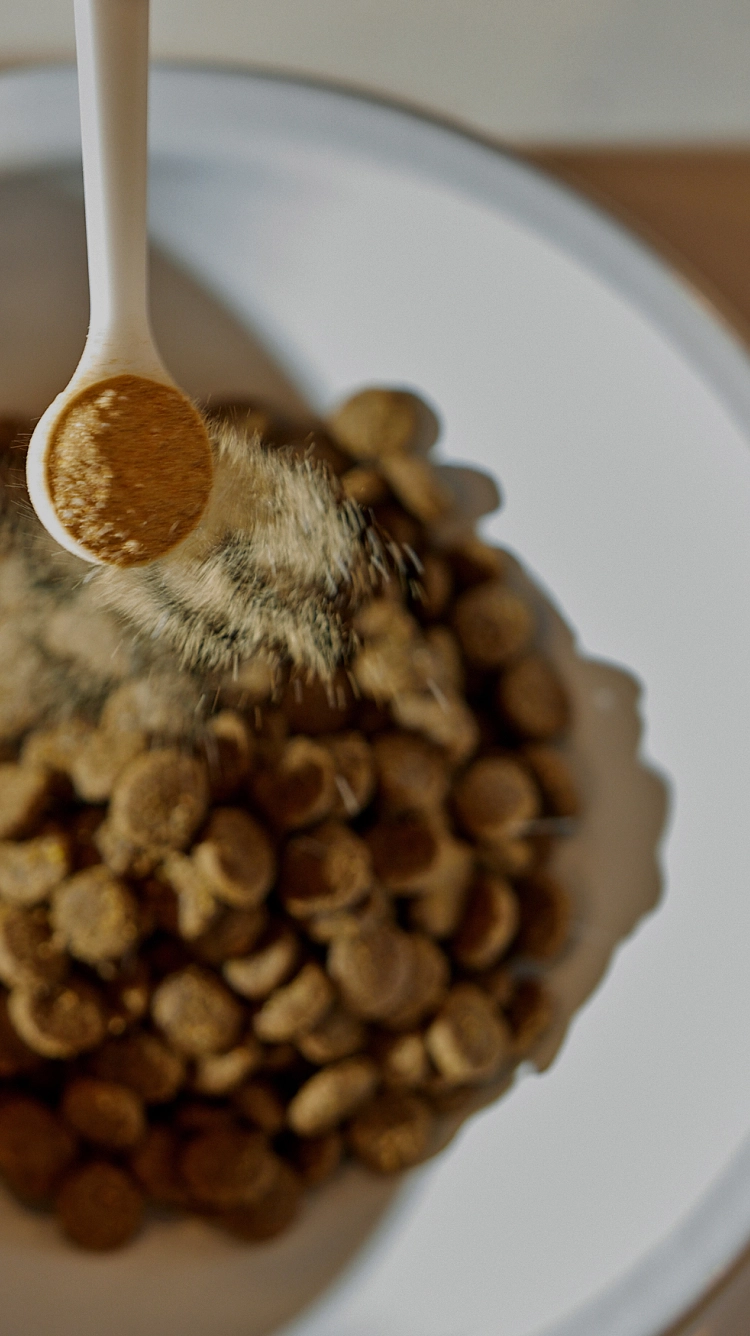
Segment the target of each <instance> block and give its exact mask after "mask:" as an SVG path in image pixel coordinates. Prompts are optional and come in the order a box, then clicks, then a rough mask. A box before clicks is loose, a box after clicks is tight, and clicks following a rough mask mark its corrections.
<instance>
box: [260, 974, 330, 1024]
mask: <svg viewBox="0 0 750 1336" xmlns="http://www.w3.org/2000/svg"><path fill="white" fill-rule="evenodd" d="M333 999H334V990H333V985H332V984H331V981H330V979H329V978H328V976H327V975H326V974H325V973H324V971H323V970H322V969H321V968H320V965H317V964H315V962H314V961H310V962H309V964H307V965H303V966H302V969H301V970H300V972H299V974H297V975H296V976H295V978H293V979H292V980H291V982H290V983H288V984H285V985H284V986H283V987H282V988H277V989H276V990H275V992H273V993H271V996H270V997H268V998H267V999H266V1001H265V1002H264V1003H263V1006H262V1007H261V1009H260V1011H258V1012H256V1014H255V1016H254V1017H253V1028H254V1030H255V1033H256V1035H257V1036H258V1038H259V1039H260V1040H261V1041H262V1042H263V1043H266V1044H282V1043H286V1042H287V1041H288V1040H290V1039H296V1038H297V1037H298V1036H299V1035H301V1034H305V1033H306V1032H307V1031H308V1030H312V1029H313V1027H314V1026H316V1025H317V1024H318V1022H319V1021H321V1020H322V1019H323V1017H324V1015H325V1013H326V1012H327V1011H328V1010H329V1008H330V1006H331V1004H332V1002H333Z"/></svg>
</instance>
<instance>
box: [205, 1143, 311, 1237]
mask: <svg viewBox="0 0 750 1336" xmlns="http://www.w3.org/2000/svg"><path fill="white" fill-rule="evenodd" d="M301 1198H302V1183H301V1181H300V1178H299V1176H298V1175H297V1174H295V1172H294V1170H293V1169H292V1168H291V1167H290V1166H289V1165H288V1164H286V1163H285V1162H284V1161H283V1160H277V1163H276V1176H275V1178H274V1181H273V1183H272V1184H271V1186H270V1187H269V1188H268V1191H267V1192H266V1193H265V1194H264V1195H263V1196H262V1197H261V1198H260V1200H259V1201H256V1202H253V1203H252V1204H250V1205H247V1206H235V1207H233V1208H230V1210H228V1211H222V1213H221V1215H220V1216H219V1217H218V1220H217V1223H218V1224H220V1225H221V1226H222V1227H223V1228H224V1229H226V1230H228V1231H229V1233H230V1234H236V1235H237V1237H238V1238H240V1239H245V1240H247V1242H248V1243H263V1242H264V1241H265V1240H266V1239H273V1238H275V1237H276V1235H277V1234H281V1233H283V1231H284V1230H285V1229H288V1228H289V1226H290V1225H291V1223H292V1221H293V1220H294V1218H295V1216H296V1215H297V1212H298V1210H299V1206H300V1201H301Z"/></svg>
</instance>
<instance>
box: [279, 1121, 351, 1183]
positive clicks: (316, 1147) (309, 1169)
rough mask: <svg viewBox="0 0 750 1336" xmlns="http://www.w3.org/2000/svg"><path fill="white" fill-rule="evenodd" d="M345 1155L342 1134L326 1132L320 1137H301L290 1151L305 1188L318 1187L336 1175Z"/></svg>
mask: <svg viewBox="0 0 750 1336" xmlns="http://www.w3.org/2000/svg"><path fill="white" fill-rule="evenodd" d="M343 1153H344V1142H343V1138H342V1136H341V1133H340V1132H337V1131H333V1132H325V1133H324V1134H323V1135H322V1136H319V1137H299V1138H298V1139H296V1140H295V1142H294V1144H293V1146H292V1149H291V1151H290V1154H291V1157H292V1160H293V1161H294V1166H295V1168H296V1170H297V1172H298V1173H299V1175H300V1177H301V1179H302V1182H303V1183H304V1185H305V1187H307V1188H313V1187H317V1186H318V1184H319V1183H325V1181H326V1179H327V1178H331V1176H332V1175H333V1174H335V1172H336V1170H337V1169H338V1167H339V1165H340V1163H341V1157H342V1155H343Z"/></svg>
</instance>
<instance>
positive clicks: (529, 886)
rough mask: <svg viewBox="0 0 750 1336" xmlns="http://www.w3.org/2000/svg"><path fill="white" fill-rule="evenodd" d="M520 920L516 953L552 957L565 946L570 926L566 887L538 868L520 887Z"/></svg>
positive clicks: (544, 958)
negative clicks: (538, 870)
mask: <svg viewBox="0 0 750 1336" xmlns="http://www.w3.org/2000/svg"><path fill="white" fill-rule="evenodd" d="M517 892H518V905H519V911H520V923H519V927H518V935H517V937H516V941H515V949H514V954H515V953H517V954H518V955H522V956H529V957H531V958H532V959H533V960H553V959H554V957H555V956H557V955H559V953H560V951H562V948H563V947H564V945H565V943H566V941H567V939H568V936H569V933H570V926H571V917H572V914H571V904H570V897H569V896H568V893H567V891H566V890H565V889H564V888H563V887H562V886H561V885H560V883H559V881H558V880H557V879H556V878H555V877H551V876H550V875H549V873H546V872H537V873H535V874H534V875H533V876H532V877H526V878H525V879H524V880H523V881H522V882H520V883H519V885H518V887H517Z"/></svg>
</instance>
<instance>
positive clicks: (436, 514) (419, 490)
mask: <svg viewBox="0 0 750 1336" xmlns="http://www.w3.org/2000/svg"><path fill="white" fill-rule="evenodd" d="M380 467H381V471H382V473H383V476H384V478H385V479H386V481H387V483H388V486H389V487H390V489H391V491H392V492H393V494H394V496H396V497H397V498H398V500H399V501H400V502H401V505H402V506H403V507H404V510H407V511H408V512H409V514H410V515H413V516H414V517H415V519H418V520H421V521H422V523H423V524H435V523H437V521H438V520H440V519H442V517H443V516H444V515H446V514H448V513H449V511H450V510H451V508H452V505H453V499H452V497H451V494H450V492H449V491H448V488H447V487H444V486H443V484H442V482H441V480H440V475H439V474H438V473H437V472H436V470H435V469H434V468H433V466H432V464H431V463H430V462H429V461H428V460H426V459H419V458H416V457H415V456H413V455H391V456H389V457H388V458H387V459H384V460H382V462H381V465H380Z"/></svg>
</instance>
